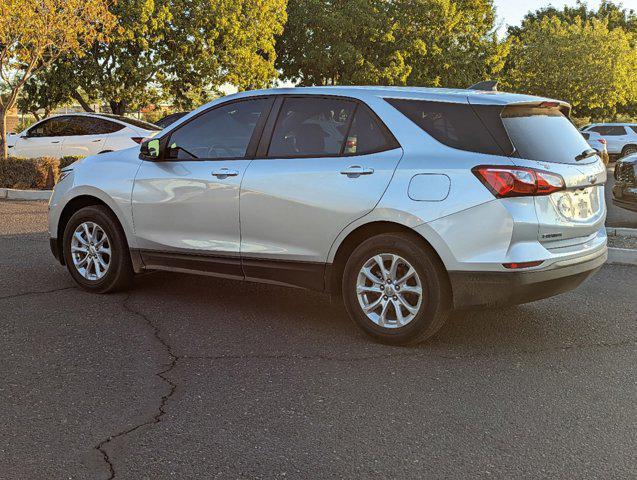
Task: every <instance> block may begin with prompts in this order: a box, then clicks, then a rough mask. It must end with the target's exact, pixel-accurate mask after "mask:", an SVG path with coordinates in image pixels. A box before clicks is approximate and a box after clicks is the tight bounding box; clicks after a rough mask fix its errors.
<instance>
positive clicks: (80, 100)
mask: <svg viewBox="0 0 637 480" xmlns="http://www.w3.org/2000/svg"><path fill="white" fill-rule="evenodd" d="M71 96H72V97H73V98H74V99H75V100H77V102H78V103H79V104H80V106H81V107H82V108H83V109H84V111H85V112H94V111H95V110H93V109H92V108H91V106H90V105H89V104H88V103H86V101H85V100H84V99H83V98H82V95H80V92H78V91H77V90H73V91H72V92H71Z"/></svg>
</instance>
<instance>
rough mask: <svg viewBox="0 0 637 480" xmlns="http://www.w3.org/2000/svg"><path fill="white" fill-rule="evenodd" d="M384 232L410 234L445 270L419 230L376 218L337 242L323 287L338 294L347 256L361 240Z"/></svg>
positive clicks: (434, 250) (432, 247)
mask: <svg viewBox="0 0 637 480" xmlns="http://www.w3.org/2000/svg"><path fill="white" fill-rule="evenodd" d="M385 233H404V234H407V235H410V236H411V237H412V238H413V239H414V240H416V241H417V242H418V243H419V244H420V245H422V247H423V248H424V249H425V250H427V251H428V252H429V253H430V254H431V255H432V258H434V260H435V261H437V262H439V264H440V266H441V267H442V269H443V270H444V271H445V272H447V269H446V267H445V263H444V262H443V260H442V258H441V256H440V254H439V253H438V251H437V250H436V249H435V248H434V246H433V245H432V244H431V242H429V241H428V240H427V239H426V238H425V237H423V236H422V235H421V234H420V233H419V232H417V231H416V230H414V229H413V228H410V227H408V226H406V225H403V224H401V223H397V222H392V221H387V220H378V221H373V222H369V223H365V224H363V225H360V226H358V227H357V228H355V229H354V230H352V231H351V232H349V233H348V234H347V236H346V237H345V238H344V239H343V240H342V241H341V242H340V243H339V245H338V247H337V248H336V251H335V253H334V256H333V260H332V263H331V264H328V268H327V270H326V274H325V289H326V290H327V291H328V292H329V293H331V294H333V295H340V291H341V288H340V285H341V281H342V278H343V272H344V270H345V264H346V263H347V259H348V258H349V256H350V255H351V254H352V252H353V251H354V250H355V249H356V247H358V245H360V244H361V243H362V242H363V241H365V240H367V239H368V238H371V237H374V236H376V235H381V234H385Z"/></svg>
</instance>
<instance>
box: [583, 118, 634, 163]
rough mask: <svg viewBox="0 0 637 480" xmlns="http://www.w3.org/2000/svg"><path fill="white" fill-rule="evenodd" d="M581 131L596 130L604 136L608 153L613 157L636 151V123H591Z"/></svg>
mask: <svg viewBox="0 0 637 480" xmlns="http://www.w3.org/2000/svg"><path fill="white" fill-rule="evenodd" d="M582 132H596V133H599V134H600V135H601V136H602V137H604V140H606V148H607V150H608V154H609V155H612V156H613V157H625V156H627V155H631V154H633V153H637V124H634V123H593V124H591V125H587V126H585V127H584V128H582Z"/></svg>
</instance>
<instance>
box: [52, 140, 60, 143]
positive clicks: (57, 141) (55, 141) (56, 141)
mask: <svg viewBox="0 0 637 480" xmlns="http://www.w3.org/2000/svg"><path fill="white" fill-rule="evenodd" d="M51 143H60V141H59V140H54V141H52V142H51Z"/></svg>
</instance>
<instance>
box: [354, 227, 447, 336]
mask: <svg viewBox="0 0 637 480" xmlns="http://www.w3.org/2000/svg"><path fill="white" fill-rule="evenodd" d="M342 289H343V300H344V302H345V307H346V308H347V311H348V313H349V315H350V317H352V319H353V320H354V321H355V322H356V323H357V324H358V325H359V326H360V327H361V328H362V329H363V330H364V331H365V332H366V333H367V334H369V335H371V336H372V337H373V338H375V339H376V340H378V341H381V342H383V343H388V344H393V345H407V344H414V343H418V342H422V341H423V340H425V339H427V338H429V337H431V336H432V335H434V334H435V333H436V332H437V331H438V330H439V329H440V327H441V326H442V325H443V323H444V322H445V320H446V318H447V316H448V314H449V311H450V309H451V293H450V287H449V282H448V279H447V275H446V272H445V271H444V267H443V266H442V265H441V264H440V261H439V260H438V259H437V258H436V257H435V254H434V252H433V251H431V250H430V249H429V248H427V247H426V246H425V245H423V244H421V242H419V241H418V240H417V239H415V238H414V237H413V236H411V235H408V234H403V233H392V234H383V235H378V236H376V237H373V238H370V239H369V240H366V241H365V242H363V243H362V244H361V245H360V246H359V247H358V248H356V250H354V252H352V254H351V256H350V258H349V259H348V261H347V264H346V266H345V271H344V274H343V285H342Z"/></svg>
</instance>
